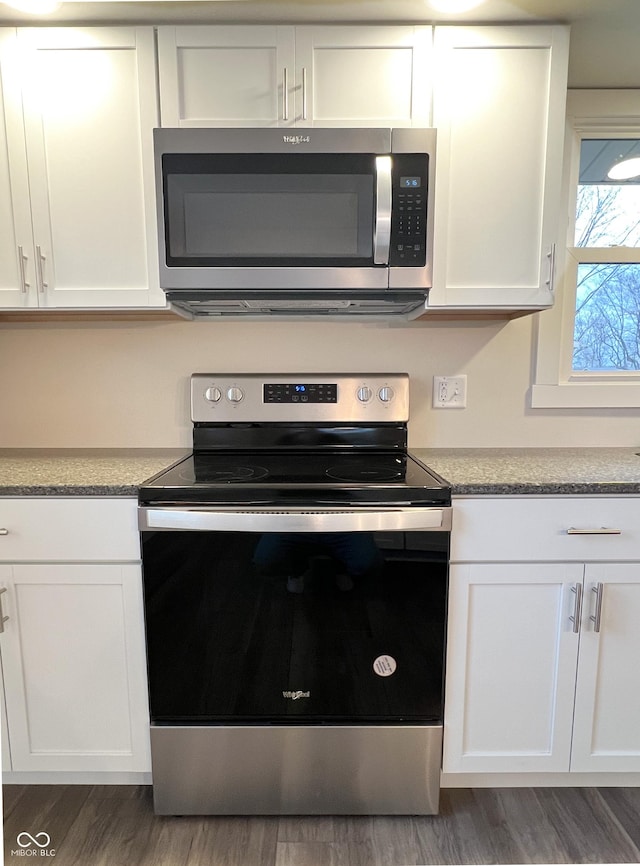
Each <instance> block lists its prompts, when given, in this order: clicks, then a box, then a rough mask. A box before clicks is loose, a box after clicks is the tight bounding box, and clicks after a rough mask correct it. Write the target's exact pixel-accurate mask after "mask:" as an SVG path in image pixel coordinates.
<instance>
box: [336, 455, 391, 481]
mask: <svg viewBox="0 0 640 866" xmlns="http://www.w3.org/2000/svg"><path fill="white" fill-rule="evenodd" d="M394 462H395V463H396V464H397V465H396V466H377V465H376V463H375V461H372V460H371V459H367V458H366V457H364V458H363V457H354V456H351V457H347V458H343V462H342V465H340V464H338V465H337V466H330V467H329V469H327V471H326V474H327V476H328V477H329V478H333V479H334V480H336V481H355V482H358V483H360V484H371V483H373V482H376V481H402V479H403V478H404V475H405V469H406V467H405V465H404V461H401V460H400V458H395V459H394Z"/></svg>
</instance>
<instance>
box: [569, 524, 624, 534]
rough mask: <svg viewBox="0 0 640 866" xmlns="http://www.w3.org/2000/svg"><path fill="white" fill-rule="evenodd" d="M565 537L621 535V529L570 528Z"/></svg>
mask: <svg viewBox="0 0 640 866" xmlns="http://www.w3.org/2000/svg"><path fill="white" fill-rule="evenodd" d="M567 535H622V530H621V529H610V528H609V527H608V526H600V527H593V528H592V529H579V528H577V527H575V526H570V527H569V528H568V529H567Z"/></svg>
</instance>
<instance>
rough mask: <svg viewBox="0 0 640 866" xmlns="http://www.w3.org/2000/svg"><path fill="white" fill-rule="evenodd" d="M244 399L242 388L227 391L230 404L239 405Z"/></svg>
mask: <svg viewBox="0 0 640 866" xmlns="http://www.w3.org/2000/svg"><path fill="white" fill-rule="evenodd" d="M243 398H244V391H243V390H242V388H229V389H228V390H227V400H228V401H229V402H230V403H239V402H240V401H241V400H242V399H243Z"/></svg>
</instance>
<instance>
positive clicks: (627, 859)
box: [3, 785, 640, 866]
mask: <svg viewBox="0 0 640 866" xmlns="http://www.w3.org/2000/svg"><path fill="white" fill-rule="evenodd" d="M3 796H4V813H5V823H4V835H5V863H6V864H7V866H11V864H16V866H17V864H18V863H25V862H27V858H26V857H24V856H18V855H15V854H12V853H11V852H12V850H13V851H15V850H17V848H18V845H17V843H16V838H17V836H18V834H19V833H21V832H23V831H26V832H28V833H30V834H31V835H33V836H35V835H37V834H38V833H41V832H46V833H48V834H49V835H50V837H51V845H50V848H55V851H56V854H55V859H54V858H47V862H53V863H55V866H412V864H472V863H474V864H475V863H482V864H485V863H486V864H489V863H496V864H500V863H510V864H513V863H518V864H519V863H640V788H493V789H488V788H484V789H483V788H476V789H445V790H443V791H442V792H441V799H440V814H439V815H437V816H430V817H390V818H386V817H319V818H314V817H312V818H304V817H303V818H288V817H287V818H277V817H275V818H272V817H264V818H263V817H250V818H244V817H231V818H228V817H208V818H201V817H182V818H173V817H171V818H167V817H158V816H156V815H154V814H153V808H152V799H151V788H149V787H145V786H76V785H69V786H67V785H32V786H24V785H8V786H5V788H4V789H3ZM36 859H37V860H38V862H42V859H41V858H40V857H37V858H35V857H31V858H30V860H31V862H33V861H34V860H36Z"/></svg>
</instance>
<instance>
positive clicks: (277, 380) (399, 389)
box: [191, 373, 409, 424]
mask: <svg viewBox="0 0 640 866" xmlns="http://www.w3.org/2000/svg"><path fill="white" fill-rule="evenodd" d="M191 419H192V421H194V422H196V423H206V422H211V423H220V424H228V423H235V422H237V423H248V422H269V421H273V422H291V421H304V422H309V423H318V422H327V423H329V422H331V423H356V422H359V421H368V422H371V423H380V422H395V423H398V422H406V421H408V420H409V377H408V375H407V374H406V373H388V374H385V373H369V374H366V373H350V374H337V373H326V374H313V375H310V374H304V373H303V374H301V375H291V376H290V375H281V374H271V373H264V374H250V373H242V374H238V375H236V376H234V375H232V374H229V373H220V374H218V373H194V374H193V376H192V377H191Z"/></svg>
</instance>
